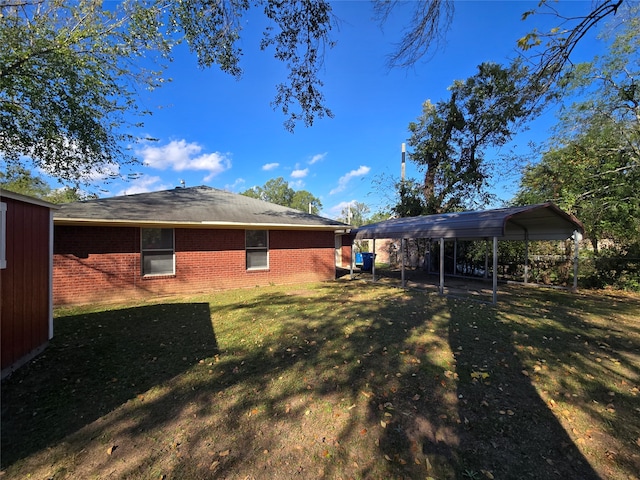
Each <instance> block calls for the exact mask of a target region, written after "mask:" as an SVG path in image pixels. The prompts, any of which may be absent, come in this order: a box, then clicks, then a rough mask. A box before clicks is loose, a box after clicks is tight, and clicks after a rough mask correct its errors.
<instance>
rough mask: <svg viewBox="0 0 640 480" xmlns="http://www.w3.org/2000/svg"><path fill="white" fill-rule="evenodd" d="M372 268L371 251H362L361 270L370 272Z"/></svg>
mask: <svg viewBox="0 0 640 480" xmlns="http://www.w3.org/2000/svg"><path fill="white" fill-rule="evenodd" d="M372 269H373V253H369V252H362V270H364V271H365V272H370V271H371V270H372Z"/></svg>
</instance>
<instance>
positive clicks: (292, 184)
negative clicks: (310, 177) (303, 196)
mask: <svg viewBox="0 0 640 480" xmlns="http://www.w3.org/2000/svg"><path fill="white" fill-rule="evenodd" d="M304 185H305V183H304V180H294V181H292V182H289V187H291V188H293V189H294V190H302V187H304Z"/></svg>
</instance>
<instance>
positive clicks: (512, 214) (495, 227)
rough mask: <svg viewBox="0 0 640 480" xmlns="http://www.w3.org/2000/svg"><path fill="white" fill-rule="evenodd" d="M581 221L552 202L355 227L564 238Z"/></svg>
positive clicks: (403, 233)
mask: <svg viewBox="0 0 640 480" xmlns="http://www.w3.org/2000/svg"><path fill="white" fill-rule="evenodd" d="M576 230H577V231H579V232H580V233H584V227H583V226H582V223H580V221H579V220H578V219H577V218H575V217H574V216H573V215H570V214H568V213H565V212H563V211H562V210H560V209H559V208H558V207H557V206H556V205H554V204H553V203H551V202H549V203H541V204H538V205H527V206H523V207H508V208H497V209H494V210H480V211H473V212H456V213H444V214H441V215H424V216H420V217H406V218H395V219H391V220H386V221H384V222H379V223H373V224H371V225H364V226H362V227H360V228H358V229H356V230H355V238H356V239H357V240H362V239H376V238H432V239H439V238H444V239H454V238H457V239H459V240H463V239H482V238H493V237H498V238H499V239H500V240H526V239H527V238H528V239H529V240H565V239H567V238H570V237H571V236H572V235H573V232H575V231H576Z"/></svg>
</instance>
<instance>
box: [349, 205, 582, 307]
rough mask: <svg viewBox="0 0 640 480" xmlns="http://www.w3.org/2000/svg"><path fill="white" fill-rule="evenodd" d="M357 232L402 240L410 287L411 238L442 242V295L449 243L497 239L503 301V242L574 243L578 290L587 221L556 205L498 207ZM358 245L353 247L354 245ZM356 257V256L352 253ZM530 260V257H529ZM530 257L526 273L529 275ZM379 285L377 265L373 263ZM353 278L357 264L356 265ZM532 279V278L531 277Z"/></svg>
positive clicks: (397, 221) (399, 221)
mask: <svg viewBox="0 0 640 480" xmlns="http://www.w3.org/2000/svg"><path fill="white" fill-rule="evenodd" d="M352 233H355V235H354V237H353V239H354V240H364V239H372V240H373V242H374V249H373V250H374V251H375V240H376V239H383V238H385V239H386V238H396V239H400V240H401V243H402V246H401V250H402V256H401V257H402V286H403V287H405V276H404V271H405V258H404V256H405V255H404V252H405V248H404V246H405V243H406V240H407V239H410V238H414V239H417V238H425V239H429V240H439V241H440V286H439V292H440V294H441V295H442V294H444V242H445V240H455V239H458V240H489V239H493V303H496V302H497V288H498V277H497V258H498V255H497V252H498V240H521V241H524V242H525V243H526V245H527V247H526V251H527V252H528V242H529V241H530V240H567V239H569V238H573V239H574V257H573V261H574V265H573V269H574V275H573V288H574V289H575V288H577V278H578V248H579V241H580V239H581V237H582V234H583V233H584V227H583V226H582V223H580V221H579V220H578V219H577V218H575V217H574V216H573V215H570V214H568V213H566V212H563V211H562V210H561V209H560V208H558V207H557V206H556V205H554V204H553V203H551V202H548V203H542V204H537V205H526V206H522V207H507V208H497V209H493V210H479V211H469V212H455V213H445V214H440V215H424V216H419V217H406V218H395V219H391V220H386V221H384V222H379V223H373V224H371V225H364V226H362V227H360V228H358V229H356V230H354V231H353V232H352ZM352 246H353V244H352ZM352 257H353V255H352ZM527 257H528V254H527ZM526 262H527V260H526V258H525V271H526ZM372 274H373V278H374V281H375V262H374V265H373V271H372ZM351 275H352V277H353V261H352V264H351ZM525 278H526V276H525Z"/></svg>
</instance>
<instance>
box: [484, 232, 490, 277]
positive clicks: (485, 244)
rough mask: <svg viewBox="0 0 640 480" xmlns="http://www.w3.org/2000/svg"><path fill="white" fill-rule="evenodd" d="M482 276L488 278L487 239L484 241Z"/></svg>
mask: <svg viewBox="0 0 640 480" xmlns="http://www.w3.org/2000/svg"><path fill="white" fill-rule="evenodd" d="M484 278H485V279H486V278H489V239H487V240H485V242H484Z"/></svg>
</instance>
